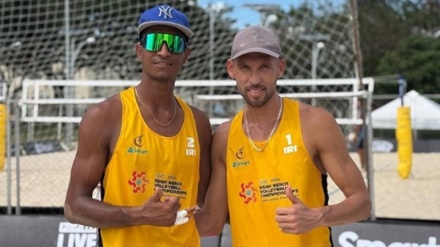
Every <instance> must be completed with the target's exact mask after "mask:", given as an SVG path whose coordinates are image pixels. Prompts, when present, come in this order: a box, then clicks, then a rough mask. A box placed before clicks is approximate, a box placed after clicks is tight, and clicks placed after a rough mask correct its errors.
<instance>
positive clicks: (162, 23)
mask: <svg viewBox="0 0 440 247" xmlns="http://www.w3.org/2000/svg"><path fill="white" fill-rule="evenodd" d="M151 26H170V27H174V28H176V29H179V30H180V31H182V33H183V34H185V35H186V37H188V38H191V37H192V36H193V35H194V33H193V32H192V31H191V30H190V29H189V28H187V27H184V26H182V25H179V24H175V23H172V22H166V21H149V22H145V23H142V24H141V25H139V26H138V28H137V32H138V34H140V33H141V32H142V31H143V30H144V29H146V28H148V27H151Z"/></svg>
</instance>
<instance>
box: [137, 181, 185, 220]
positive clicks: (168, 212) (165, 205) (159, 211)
mask: <svg viewBox="0 0 440 247" xmlns="http://www.w3.org/2000/svg"><path fill="white" fill-rule="evenodd" d="M179 208H180V202H179V197H163V191H162V189H161V188H158V187H156V188H155V192H154V194H153V195H152V196H151V197H150V198H148V200H147V201H146V202H145V203H144V205H143V206H142V209H141V217H142V218H144V219H145V221H147V222H146V224H148V225H153V226H173V225H174V224H175V222H176V219H177V212H178V210H179Z"/></svg>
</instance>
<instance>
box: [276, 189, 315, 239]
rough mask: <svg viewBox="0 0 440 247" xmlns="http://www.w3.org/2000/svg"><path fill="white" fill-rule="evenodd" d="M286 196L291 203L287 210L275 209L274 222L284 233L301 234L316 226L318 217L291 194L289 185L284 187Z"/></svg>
mask: <svg viewBox="0 0 440 247" xmlns="http://www.w3.org/2000/svg"><path fill="white" fill-rule="evenodd" d="M286 196H287V198H289V200H290V201H291V202H292V206H291V207H288V208H277V210H276V216H275V221H276V222H278V227H279V228H280V229H281V231H282V232H284V233H290V234H302V233H306V232H308V231H310V230H312V229H313V228H315V227H316V226H317V223H316V222H317V221H318V215H317V214H316V211H315V210H313V209H310V208H308V207H307V206H306V205H304V203H303V202H302V201H301V200H300V199H299V198H298V197H296V196H295V195H294V194H293V193H292V189H291V187H290V185H287V186H286Z"/></svg>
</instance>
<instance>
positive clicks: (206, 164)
mask: <svg viewBox="0 0 440 247" xmlns="http://www.w3.org/2000/svg"><path fill="white" fill-rule="evenodd" d="M192 111H193V114H194V118H195V120H196V125H197V134H198V136H199V143H200V164H199V174H200V179H199V187H198V195H197V203H198V205H199V206H200V207H202V206H203V202H204V200H205V195H206V190H207V189H208V185H209V179H210V176H211V160H210V157H211V155H210V152H211V141H212V128H211V123H210V122H209V118H208V116H206V114H205V113H203V112H202V111H200V110H199V109H197V108H194V107H192Z"/></svg>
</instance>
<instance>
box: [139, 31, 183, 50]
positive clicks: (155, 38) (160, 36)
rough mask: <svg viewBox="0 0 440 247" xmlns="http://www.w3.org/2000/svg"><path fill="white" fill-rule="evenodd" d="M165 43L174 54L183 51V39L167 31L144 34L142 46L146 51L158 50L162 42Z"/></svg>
mask: <svg viewBox="0 0 440 247" xmlns="http://www.w3.org/2000/svg"><path fill="white" fill-rule="evenodd" d="M164 42H165V43H166V46H167V48H168V51H169V52H170V53H174V54H180V53H183V52H184V51H185V48H186V42H185V39H184V38H183V37H181V36H179V35H175V34H168V33H149V34H147V35H146V36H145V40H144V48H145V50H147V51H152V52H158V51H160V49H162V45H163V43H164Z"/></svg>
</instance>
